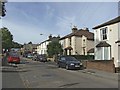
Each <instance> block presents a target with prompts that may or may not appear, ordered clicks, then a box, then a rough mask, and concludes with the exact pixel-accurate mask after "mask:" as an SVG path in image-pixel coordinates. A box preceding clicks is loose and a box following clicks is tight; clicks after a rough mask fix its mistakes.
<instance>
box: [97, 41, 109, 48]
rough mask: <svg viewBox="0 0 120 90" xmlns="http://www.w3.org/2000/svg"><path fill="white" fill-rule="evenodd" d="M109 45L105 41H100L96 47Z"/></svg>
mask: <svg viewBox="0 0 120 90" xmlns="http://www.w3.org/2000/svg"><path fill="white" fill-rule="evenodd" d="M110 46H111V45H110V44H108V43H107V42H106V41H102V42H100V43H99V44H98V45H96V47H110Z"/></svg>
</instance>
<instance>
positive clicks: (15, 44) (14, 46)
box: [12, 41, 23, 48]
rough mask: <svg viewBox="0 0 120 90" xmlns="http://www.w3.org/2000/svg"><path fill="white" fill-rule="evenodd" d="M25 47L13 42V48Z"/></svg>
mask: <svg viewBox="0 0 120 90" xmlns="http://www.w3.org/2000/svg"><path fill="white" fill-rule="evenodd" d="M22 47H23V45H22V44H19V43H17V42H14V41H13V42H12V48H22Z"/></svg>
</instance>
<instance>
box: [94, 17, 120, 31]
mask: <svg viewBox="0 0 120 90" xmlns="http://www.w3.org/2000/svg"><path fill="white" fill-rule="evenodd" d="M118 22H120V16H118V17H116V18H114V19H112V20H110V21H108V22H105V23H103V24H101V25H98V26H95V27H93V29H98V28H100V27H103V26H107V25H111V24H114V23H118Z"/></svg>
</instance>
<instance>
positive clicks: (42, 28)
mask: <svg viewBox="0 0 120 90" xmlns="http://www.w3.org/2000/svg"><path fill="white" fill-rule="evenodd" d="M6 10H7V14H6V16H5V17H4V18H3V21H2V23H3V24H2V25H3V27H7V28H8V29H9V30H10V31H11V33H12V34H13V36H14V41H16V42H19V43H21V44H24V43H28V42H29V41H32V42H33V43H40V42H42V41H44V40H46V39H48V36H49V34H52V35H53V36H56V35H60V36H61V37H62V36H64V35H67V34H69V33H71V23H72V25H76V26H77V27H78V28H79V29H80V28H84V27H88V28H89V29H90V31H91V32H93V30H92V28H93V27H94V26H97V25H98V24H101V23H104V22H106V21H108V20H111V19H113V18H115V17H117V16H118V2H8V3H7V4H6ZM40 34H43V35H40Z"/></svg>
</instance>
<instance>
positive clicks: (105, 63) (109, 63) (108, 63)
mask: <svg viewBox="0 0 120 90" xmlns="http://www.w3.org/2000/svg"><path fill="white" fill-rule="evenodd" d="M83 64H84V66H85V67H86V68H87V69H97V70H101V71H107V72H113V73H115V65H114V61H113V60H93V61H86V62H84V63H83Z"/></svg>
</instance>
